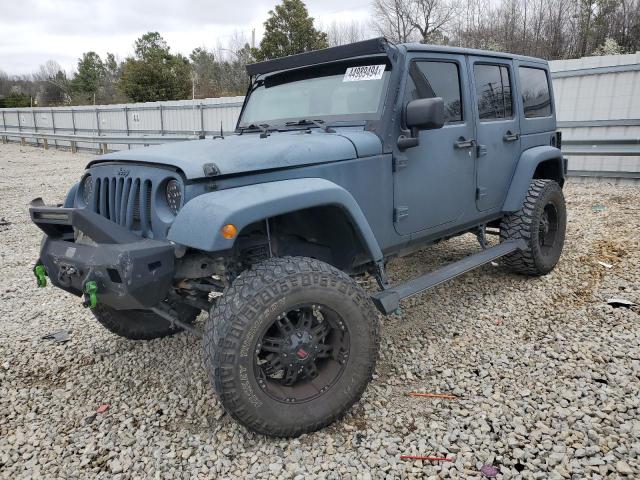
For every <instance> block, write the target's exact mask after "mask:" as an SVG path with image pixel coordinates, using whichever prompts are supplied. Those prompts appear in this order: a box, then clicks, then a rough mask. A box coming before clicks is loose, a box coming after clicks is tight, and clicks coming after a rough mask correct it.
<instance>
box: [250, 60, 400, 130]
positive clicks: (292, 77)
mask: <svg viewBox="0 0 640 480" xmlns="http://www.w3.org/2000/svg"><path fill="white" fill-rule="evenodd" d="M385 62H386V59H379V58H373V59H372V58H370V59H366V63H363V62H362V61H359V62H357V63H356V62H353V61H352V62H350V63H339V64H333V65H329V66H326V65H325V66H323V67H322V68H318V67H316V68H307V69H302V70H295V71H290V72H282V73H276V74H273V75H270V76H268V77H266V78H263V79H258V80H257V81H256V82H255V83H254V85H253V89H252V91H251V93H250V95H249V99H248V100H247V103H246V105H245V108H244V111H243V112H242V117H241V118H240V122H239V126H240V127H248V126H251V125H256V126H257V125H260V124H265V123H266V124H269V125H274V124H278V123H281V124H282V123H286V122H288V121H299V120H319V119H321V120H325V121H331V120H336V121H337V120H351V119H353V120H355V119H357V120H368V119H372V118H376V117H378V116H379V115H378V111H379V110H380V108H381V105H382V101H383V99H384V95H383V94H384V92H385V91H386V87H387V83H388V81H389V75H390V73H391V72H390V71H389V68H390V67H389V66H388V65H387V64H386V63H385Z"/></svg>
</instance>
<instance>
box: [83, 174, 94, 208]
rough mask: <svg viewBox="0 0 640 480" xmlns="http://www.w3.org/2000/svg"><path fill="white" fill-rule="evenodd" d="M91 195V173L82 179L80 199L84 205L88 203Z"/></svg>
mask: <svg viewBox="0 0 640 480" xmlns="http://www.w3.org/2000/svg"><path fill="white" fill-rule="evenodd" d="M92 196H93V178H92V177H91V175H87V176H86V177H84V180H83V181H82V200H83V201H84V204H85V205H90V202H91V197H92Z"/></svg>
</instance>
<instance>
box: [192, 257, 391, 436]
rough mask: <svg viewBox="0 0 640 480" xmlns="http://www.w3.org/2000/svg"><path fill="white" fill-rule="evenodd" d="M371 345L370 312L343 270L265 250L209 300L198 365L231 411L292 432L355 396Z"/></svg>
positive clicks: (272, 429) (372, 354)
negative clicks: (201, 364)
mask: <svg viewBox="0 0 640 480" xmlns="http://www.w3.org/2000/svg"><path fill="white" fill-rule="evenodd" d="M378 343H379V335H378V318H377V314H376V313H375V311H374V310H373V307H372V303H371V301H370V299H369V297H368V296H367V294H366V293H365V292H364V291H363V290H362V289H361V288H360V287H359V286H358V285H357V284H356V283H355V282H354V281H353V280H352V279H351V278H350V277H349V276H347V275H346V274H344V273H342V272H341V271H339V270H337V269H335V268H334V267H332V266H330V265H328V264H326V263H323V262H320V261H317V260H314V259H310V258H303V257H286V258H273V259H270V260H267V261H265V262H262V263H260V264H258V265H255V266H254V267H252V268H251V270H247V271H245V272H243V273H242V274H240V276H239V277H238V278H236V280H235V281H234V282H233V284H232V285H231V287H229V288H228V289H227V290H226V291H225V293H224V294H223V296H222V297H220V298H219V300H218V302H217V304H216V305H215V306H214V307H213V308H212V310H211V313H210V317H209V321H208V323H207V326H206V328H205V337H204V348H205V365H206V368H207V370H208V372H209V374H210V377H211V380H212V383H213V386H214V388H215V390H216V392H217V393H218V395H219V397H220V400H221V401H222V404H223V406H224V408H225V410H226V411H227V412H228V413H229V414H230V415H231V416H232V417H234V418H235V419H236V420H238V421H239V422H240V423H242V424H244V425H245V426H246V427H248V428H250V429H251V430H254V431H256V432H258V433H263V434H267V435H274V436H297V435H300V434H303V433H308V432H312V431H315V430H318V429H320V428H322V427H324V426H326V425H328V424H330V423H332V422H333V421H335V420H336V419H338V418H340V417H341V416H342V415H344V413H345V412H346V411H347V410H348V409H349V408H350V407H351V405H353V403H354V402H356V401H357V400H358V399H359V398H360V396H361V395H362V393H363V391H364V389H365V388H366V386H367V384H368V382H369V381H370V379H371V376H372V374H373V371H374V367H375V362H376V358H377V352H378Z"/></svg>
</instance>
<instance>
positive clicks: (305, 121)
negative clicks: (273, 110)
mask: <svg viewBox="0 0 640 480" xmlns="http://www.w3.org/2000/svg"><path fill="white" fill-rule="evenodd" d="M285 125H286V126H288V127H291V126H293V125H315V126H316V127H318V128H320V129H321V130H322V131H323V132H325V133H336V131H335V130H334V129H333V128H331V127H330V126H329V125H327V122H325V121H324V120H309V119H306V118H303V119H302V120H298V121H297V122H287V123H285Z"/></svg>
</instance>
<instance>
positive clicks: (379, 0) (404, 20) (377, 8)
mask: <svg viewBox="0 0 640 480" xmlns="http://www.w3.org/2000/svg"><path fill="white" fill-rule="evenodd" d="M373 12H374V15H373V16H374V26H375V28H376V30H377V31H378V32H379V33H380V34H382V35H384V36H385V37H387V38H388V39H390V40H392V41H394V42H398V43H404V42H410V41H413V40H416V27H415V26H414V24H413V23H414V22H412V21H411V7H410V5H409V2H408V0H373Z"/></svg>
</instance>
